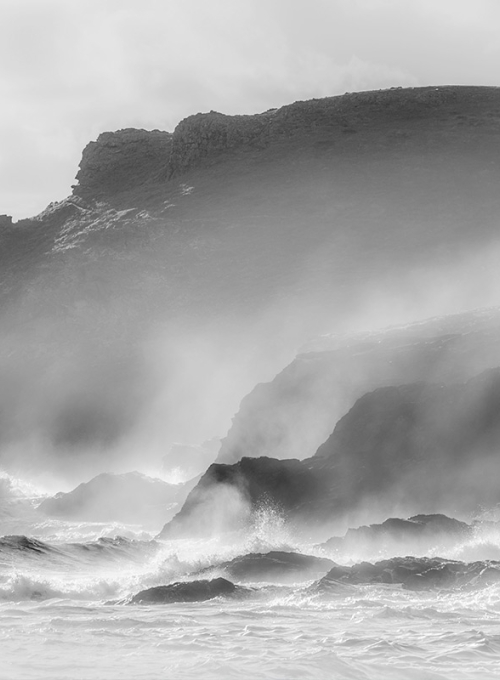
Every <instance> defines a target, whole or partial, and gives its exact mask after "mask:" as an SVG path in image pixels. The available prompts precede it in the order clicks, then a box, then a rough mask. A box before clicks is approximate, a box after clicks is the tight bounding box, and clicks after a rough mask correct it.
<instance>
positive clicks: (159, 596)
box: [130, 578, 246, 604]
mask: <svg viewBox="0 0 500 680" xmlns="http://www.w3.org/2000/svg"><path fill="white" fill-rule="evenodd" d="M245 592H246V589H245V588H241V587H240V586H235V585H234V583H231V581H227V580H226V579H225V578H216V579H213V580H211V581H208V580H202V581H182V582H176V583H170V584H169V585H166V586H156V587H155V588H148V589H147V590H141V591H140V592H139V593H137V595H134V597H133V598H132V599H131V601H130V604H170V603H172V602H204V601H206V600H213V598H214V597H221V596H225V597H227V596H230V595H236V594H243V593H245Z"/></svg>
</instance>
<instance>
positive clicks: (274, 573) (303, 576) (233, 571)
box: [207, 550, 334, 583]
mask: <svg viewBox="0 0 500 680" xmlns="http://www.w3.org/2000/svg"><path fill="white" fill-rule="evenodd" d="M333 566H334V563H333V562H332V561H331V560H329V559H327V558H324V557H315V556H314V555H303V554H301V553H294V552H283V551H278V550H272V551H271V552H268V553H250V554H248V555H241V556H239V557H235V558H234V559H233V560H230V561H229V562H223V563H222V564H219V565H217V567H216V568H217V570H221V569H222V570H223V571H224V572H226V573H227V574H228V576H229V577H230V578H233V579H236V580H238V581H254V582H257V581H272V582H277V583H283V582H290V581H297V580H308V579H313V578H318V577H320V576H321V575H322V574H324V573H326V572H327V571H328V570H329V569H331V568H332V567H333ZM210 569H211V568H209V569H208V570H207V571H209V570H210Z"/></svg>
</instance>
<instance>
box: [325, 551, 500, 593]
mask: <svg viewBox="0 0 500 680" xmlns="http://www.w3.org/2000/svg"><path fill="white" fill-rule="evenodd" d="M498 581H500V562H496V561H478V562H471V563H466V562H459V561H456V560H446V559H443V558H440V557H435V558H429V557H393V558H391V559H388V560H381V561H380V562H375V563H374V564H372V563H370V562H360V563H359V564H355V565H353V566H352V567H343V566H338V565H337V566H335V567H334V568H333V569H331V570H330V571H329V572H328V574H326V576H324V577H323V578H322V579H320V580H319V581H318V582H317V583H316V584H314V586H313V588H314V589H317V590H319V591H323V592H328V590H329V589H330V587H333V589H334V590H335V589H336V586H337V584H339V583H345V584H351V585H362V584H392V585H401V586H403V588H407V589H409V590H431V589H440V588H452V587H464V586H486V585H489V584H491V583H497V582H498Z"/></svg>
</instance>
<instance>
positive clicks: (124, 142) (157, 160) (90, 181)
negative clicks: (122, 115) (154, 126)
mask: <svg viewBox="0 0 500 680" xmlns="http://www.w3.org/2000/svg"><path fill="white" fill-rule="evenodd" d="M171 143H172V135H171V134H170V133H169V132H161V131H160V130H152V131H147V130H136V129H134V128H127V129H124V130H117V131H116V132H103V133H102V134H100V135H99V137H98V138H97V141H95V142H90V143H89V144H88V145H87V146H86V147H85V149H84V150H83V155H82V160H81V162H80V169H79V171H78V174H77V175H76V179H77V181H78V184H77V185H76V186H75V187H74V194H75V195H78V196H81V197H87V198H88V197H92V198H97V199H99V198H101V197H104V196H109V195H113V194H116V193H121V192H124V191H129V190H131V189H135V188H137V187H140V186H141V185H144V184H145V183H148V182H155V181H156V182H157V181H158V180H159V178H160V177H161V175H162V173H163V172H164V171H165V168H166V166H167V163H168V159H169V156H170V148H171Z"/></svg>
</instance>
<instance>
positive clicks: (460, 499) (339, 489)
mask: <svg viewBox="0 0 500 680" xmlns="http://www.w3.org/2000/svg"><path fill="white" fill-rule="evenodd" d="M499 450H500V369H497V370H491V371H486V372H484V373H483V374H481V375H479V376H477V377H475V378H472V379H471V380H469V381H468V382H467V383H465V384H458V385H449V386H444V385H432V384H426V383H415V384H411V385H402V386H399V387H383V388H379V389H378V390H375V391H374V392H371V393H368V394H366V395H364V396H363V397H361V399H359V400H358V401H357V402H356V403H355V405H354V406H353V408H352V409H351V410H350V411H349V412H348V413H347V415H345V416H344V417H343V418H341V419H340V421H339V422H338V424H337V425H336V427H335V429H334V431H333V433H332V435H331V436H330V437H329V438H328V440H327V441H326V442H325V443H324V444H323V445H322V446H320V448H319V449H318V451H317V452H316V454H315V455H314V456H313V457H312V458H309V459H306V460H304V461H297V460H281V461H279V460H274V459H271V458H265V457H263V458H255V459H252V458H244V459H242V460H241V461H240V462H239V463H236V464H234V465H224V464H214V465H212V466H211V467H210V468H209V470H208V471H207V473H206V474H205V475H204V476H203V477H202V479H201V480H200V483H199V484H198V486H197V487H195V488H194V489H193V491H192V492H191V493H190V494H189V496H188V498H187V500H186V503H185V504H184V506H183V508H182V510H181V511H180V512H179V513H178V514H177V515H176V516H175V517H174V519H173V520H172V522H171V523H169V524H167V525H166V526H165V528H164V530H163V535H164V536H169V535H173V534H175V533H177V532H179V531H185V532H190V531H192V532H196V530H197V528H198V529H199V527H200V526H201V524H200V522H201V519H202V518H203V517H210V505H211V504H212V503H214V502H216V499H217V495H218V490H219V491H221V490H223V489H224V488H228V487H229V488H234V489H236V490H237V491H238V493H239V494H240V495H241V496H242V497H243V498H244V499H245V500H246V502H247V503H248V506H249V507H250V508H252V509H254V508H257V507H258V506H259V505H262V504H268V505H269V506H270V507H273V506H274V507H277V508H279V509H281V511H282V512H284V513H285V514H286V516H287V517H288V518H289V519H291V520H296V521H299V522H302V521H306V520H307V521H308V522H311V520H316V521H319V522H328V521H331V520H333V519H335V518H338V517H341V516H343V514H344V513H346V512H347V511H352V510H355V509H360V508H362V507H363V505H364V504H366V505H367V507H372V506H375V507H377V508H378V509H379V512H380V511H382V510H383V511H384V512H385V513H386V516H387V514H390V513H391V511H392V509H393V507H395V506H398V505H399V506H403V507H405V508H406V509H408V510H410V511H411V510H413V511H415V510H417V511H420V512H421V511H429V510H430V511H431V512H450V513H452V514H454V513H457V512H458V513H464V512H472V511H475V510H478V509H479V508H480V507H481V506H483V505H485V506H489V505H494V504H495V503H498V502H499V501H500V488H499V487H498V482H497V480H498V475H499V474H500V456H499V455H498V451H499ZM423 523H424V524H425V522H423ZM204 530H206V526H205V527H204Z"/></svg>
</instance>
